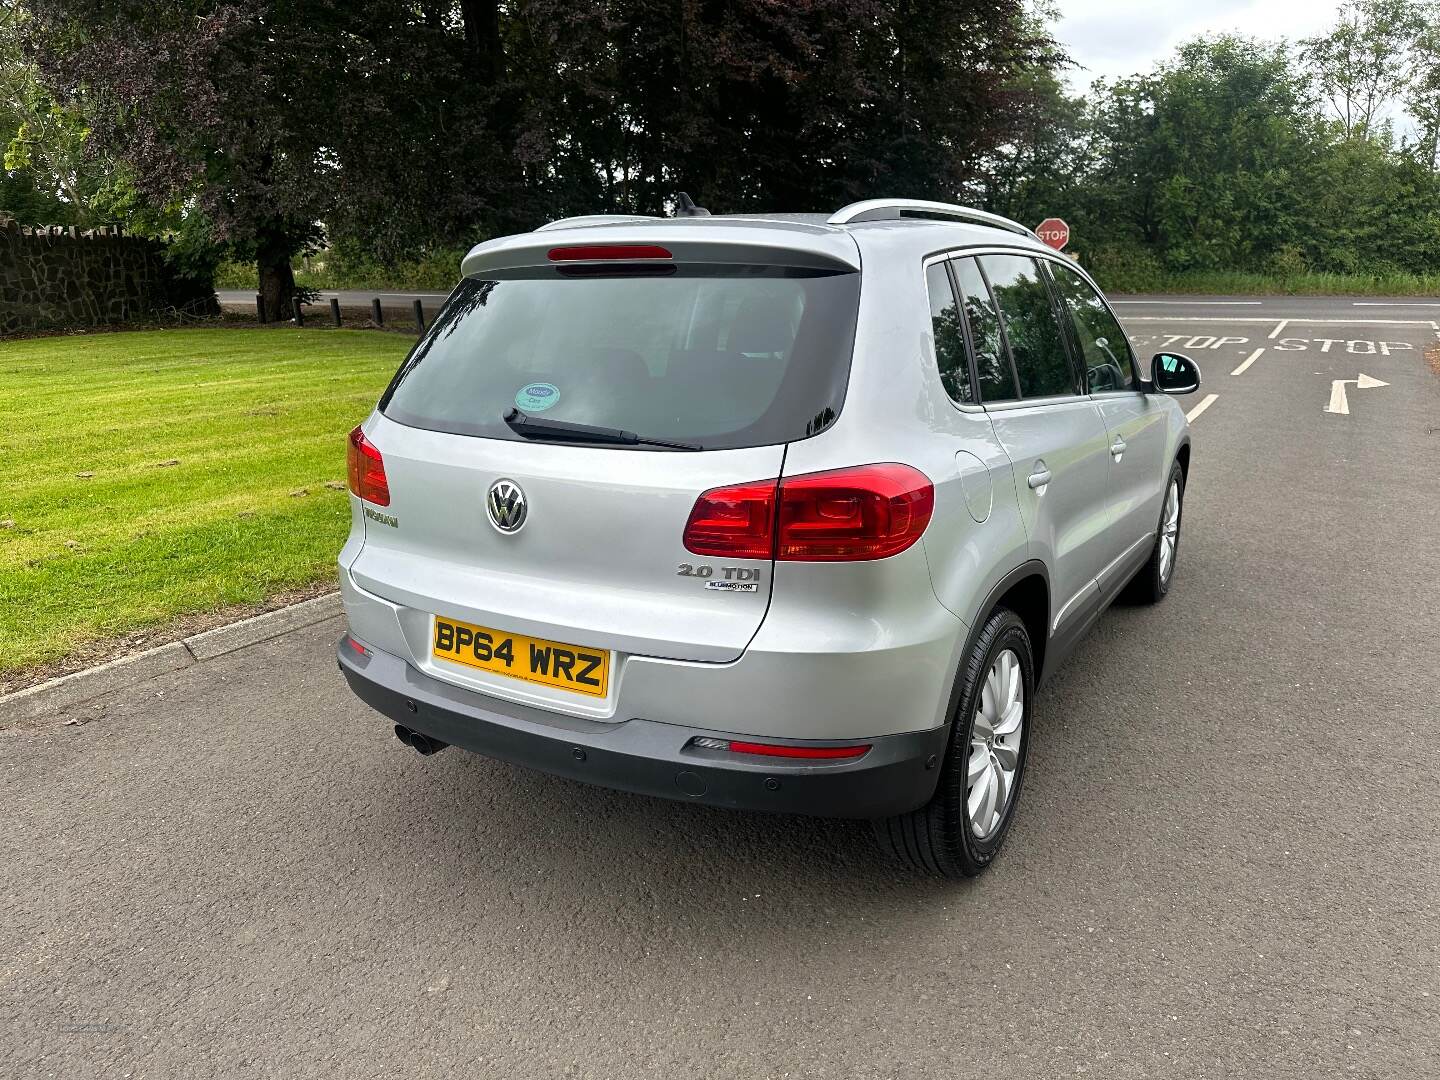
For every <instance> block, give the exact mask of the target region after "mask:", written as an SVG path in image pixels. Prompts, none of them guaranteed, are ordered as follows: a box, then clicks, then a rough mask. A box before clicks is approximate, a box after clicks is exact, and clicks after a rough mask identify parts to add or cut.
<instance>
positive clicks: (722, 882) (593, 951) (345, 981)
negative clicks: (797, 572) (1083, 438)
mask: <svg viewBox="0 0 1440 1080" xmlns="http://www.w3.org/2000/svg"><path fill="white" fill-rule="evenodd" d="M1271 303H1272V302H1271V301H1270V300H1268V299H1266V300H1265V301H1263V303H1262V307H1265V306H1266V305H1269V304H1271ZM1316 303H1318V302H1315V301H1304V302H1303V306H1299V305H1292V306H1284V305H1290V304H1291V302H1290V301H1283V302H1281V301H1276V302H1275V305H1276V306H1275V308H1274V309H1273V310H1267V311H1265V312H1264V314H1265V315H1266V317H1265V318H1263V319H1260V320H1259V321H1253V318H1254V317H1253V316H1252V315H1251V314H1250V313H1249V312H1246V311H1245V309H1239V310H1238V312H1237V310H1235V309H1231V310H1229V311H1228V312H1227V311H1226V310H1225V309H1219V310H1218V311H1217V310H1213V309H1211V308H1205V307H1202V308H1200V310H1199V311H1198V312H1197V311H1196V310H1194V309H1193V308H1192V307H1190V306H1189V305H1186V304H1179V303H1176V304H1174V305H1170V306H1166V305H1160V304H1153V305H1151V304H1145V305H1139V304H1137V305H1122V306H1121V307H1120V309H1119V310H1120V311H1121V312H1122V318H1123V320H1124V322H1125V323H1126V328H1127V330H1128V331H1129V332H1130V333H1131V334H1132V335H1133V336H1134V337H1135V339H1136V341H1137V343H1138V344H1139V345H1140V347H1141V352H1142V354H1144V355H1148V354H1149V353H1150V352H1152V351H1155V350H1156V349H1159V348H1170V349H1175V350H1178V351H1183V352H1187V353H1189V354H1190V355H1191V356H1193V357H1194V358H1195V359H1196V360H1197V361H1198V362H1199V363H1200V365H1201V367H1202V369H1203V372H1204V385H1203V386H1202V387H1201V389H1200V391H1199V393H1198V394H1196V395H1193V396H1192V397H1191V398H1189V399H1187V400H1186V401H1185V403H1184V404H1185V407H1186V408H1187V409H1188V410H1190V411H1191V412H1192V414H1194V415H1195V416H1196V419H1195V421H1194V424H1195V427H1194V463H1193V467H1192V470H1191V476H1190V485H1189V490H1188V492H1187V500H1186V504H1185V518H1184V532H1183V540H1182V543H1181V547H1180V556H1179V559H1180V561H1179V566H1178V571H1177V578H1176V581H1175V585H1174V588H1173V590H1172V592H1171V595H1170V597H1169V598H1168V599H1167V600H1166V601H1165V602H1164V603H1163V604H1161V605H1159V606H1157V607H1154V608H1147V607H1123V606H1122V607H1117V608H1115V609H1113V610H1112V611H1111V612H1110V613H1109V614H1107V615H1106V616H1105V617H1104V618H1103V619H1102V620H1101V621H1100V623H1099V624H1098V625H1097V627H1096V629H1095V630H1094V631H1093V632H1092V634H1091V636H1090V638H1089V639H1088V640H1087V641H1086V642H1085V643H1084V644H1083V645H1082V647H1081V648H1080V649H1079V651H1078V652H1077V653H1076V655H1075V656H1074V657H1073V659H1072V660H1071V661H1070V662H1069V663H1068V664H1067V665H1066V667H1065V668H1064V669H1062V670H1061V671H1060V672H1059V674H1058V675H1057V676H1056V677H1055V678H1054V679H1053V680H1052V681H1051V682H1050V683H1049V684H1048V685H1047V686H1046V688H1045V689H1044V690H1043V691H1042V693H1041V694H1040V696H1039V700H1038V704H1037V716H1036V722H1035V727H1034V732H1033V738H1032V743H1031V759H1030V768H1029V771H1028V774H1027V778H1026V782H1025V790H1024V794H1023V796H1022V799H1021V805H1020V807H1019V815H1018V817H1017V819H1016V822H1015V825H1014V828H1013V830H1012V832H1011V835H1010V838H1009V841H1008V845H1007V849H1006V851H1005V852H1004V854H1002V855H1001V857H1000V858H999V859H998V860H997V862H996V864H995V865H994V866H993V867H992V869H991V870H990V872H989V873H988V874H987V875H985V876H984V877H982V878H980V879H978V880H976V881H974V882H968V883H960V884H950V883H942V882H935V881H930V880H926V879H923V878H917V877H915V876H913V875H911V874H908V873H905V872H903V871H900V870H898V869H896V868H895V867H893V866H891V865H889V864H887V863H885V862H884V861H882V860H881V859H880V858H879V857H878V856H877V854H876V853H875V851H874V849H873V847H872V845H871V842H870V838H869V835H868V831H867V830H866V828H865V827H864V826H863V825H859V824H855V823H847V822H827V821H813V820H807V819H801V818H785V817H767V816H761V815H751V814H734V813H725V812H721V811H717V810H710V809H706V808H702V807H695V806H687V805H683V804H680V803H672V802H665V801H660V800H653V799H645V798H639V797H635V796H630V795H624V794H619V793H615V792H609V791H604V790H600V789H596V788H590V787H586V786H583V785H581V784H577V783H572V782H568V781H562V780H555V779H552V778H549V777H546V776H543V775H540V774H537V773H532V772H527V771H525V770H522V769H519V768H515V767H511V766H508V765H503V764H499V763H496V762H492V761H488V760H486V759H483V758H479V757H475V756H473V755H468V754H465V753H463V752H460V751H457V750H453V749H452V750H447V751H445V752H444V753H442V754H440V755H438V756H437V757H434V758H421V757H419V756H418V755H416V754H415V753H414V752H413V751H410V750H408V749H407V748H405V747H403V746H401V745H400V744H399V743H398V742H397V741H396V740H395V739H394V738H393V737H392V736H391V734H390V731H389V725H388V724H387V723H386V722H385V721H384V720H383V719H382V718H381V717H379V716H378V715H376V714H374V713H372V712H370V711H369V710H368V709H366V708H365V707H364V706H363V705H361V704H360V703H359V702H358V701H357V700H355V699H354V698H353V697H352V696H351V694H350V693H349V691H348V690H347V689H346V687H345V686H344V683H343V682H342V680H341V678H340V676H339V675H338V674H337V673H336V671H335V664H334V659H333V648H334V642H335V639H336V638H337V636H338V635H339V633H340V630H341V627H340V625H339V623H338V622H336V623H332V624H329V625H326V626H322V627H318V628H314V629H312V630H307V631H302V632H298V633H296V634H293V635H290V636H288V637H285V638H281V639H277V640H274V641H271V642H267V643H265V644H263V645H260V646H256V647H253V648H251V649H248V650H245V651H244V652H240V653H236V654H233V655H231V656H229V657H224V658H221V659H218V660H215V661H212V662H210V663H208V664H206V665H202V666H198V667H195V668H190V669H188V670H185V671H181V672H177V673H174V674H172V675H169V676H164V677H161V678H158V679H155V680H154V681H152V682H150V683H146V684H143V685H141V686H137V687H134V688H131V689H129V690H125V691H121V692H118V693H115V694H113V695H112V696H110V697H109V698H106V699H103V700H101V701H99V702H95V703H92V704H91V705H89V706H86V707H84V708H80V709H72V710H69V711H67V712H64V713H57V714H55V715H54V716H52V717H50V718H48V719H47V721H46V722H45V723H44V724H42V725H40V726H39V727H37V728H33V729H30V728H27V729H25V730H21V731H17V732H11V733H8V734H6V735H5V736H4V738H3V739H0V766H3V774H0V775H3V776H4V779H5V782H4V784H3V785H0V820H4V821H5V823H6V824H5V828H4V829H3V830H0V889H3V892H4V895H5V896H6V898H7V902H6V907H7V918H6V919H5V920H3V922H0V1075H4V1076H6V1077H12V1076H13V1077H29V1076H48V1075H55V1076H66V1077H86V1076H97V1075H107V1076H108V1075H116V1076H120V1075H125V1074H130V1075H135V1076H140V1075H150V1076H181V1075H194V1074H199V1073H207V1074H224V1075H233V1076H262V1075H285V1076H287V1077H309V1076H314V1077H327V1078H328V1077H334V1076H339V1075H345V1076H379V1075H401V1076H407V1077H429V1076H434V1077H453V1076H497V1077H507V1078H531V1077H533V1078H549V1077H554V1076H559V1075H573V1076H577V1077H605V1078H619V1077H656V1076H675V1075H684V1076H699V1077H710V1076H724V1077H772V1076H773V1077H779V1076H792V1077H806V1078H809V1077H835V1078H843V1080H858V1078H868V1077H897V1076H903V1077H925V1076H938V1075H946V1076H950V1075H955V1076H978V1075H987V1074H988V1075H998V1076H1025V1077H1062V1076H1063V1077H1073V1076H1077V1075H1080V1076H1094V1077H1104V1078H1107V1080H1110V1078H1127V1077H1136V1078H1138V1077H1146V1078H1149V1077H1156V1076H1177V1077H1186V1078H1187V1080H1193V1078H1197V1077H1216V1078H1220V1077H1224V1078H1230V1077H1235V1076H1244V1077H1261V1076H1264V1077H1272V1076H1282V1077H1296V1078H1305V1080H1314V1078H1316V1077H1322V1076H1324V1077H1328V1076H1338V1075H1347V1076H1348V1075H1354V1076H1358V1077H1391V1076H1414V1077H1419V1076H1434V1075H1440V921H1437V915H1436V905H1435V899H1436V896H1437V892H1440V845H1437V843H1436V839H1435V837H1436V834H1437V831H1440V750H1437V746H1440V742H1437V731H1436V725H1437V712H1436V704H1435V703H1436V700H1437V698H1440V670H1437V667H1440V665H1437V662H1436V656H1437V642H1440V544H1437V543H1436V542H1435V538H1436V536H1437V535H1440V470H1437V468H1436V465H1437V461H1440V457H1437V455H1440V312H1437V313H1436V316H1435V318H1436V320H1437V321H1432V320H1431V319H1430V318H1429V317H1422V316H1421V315H1419V314H1416V313H1413V312H1398V311H1396V312H1391V311H1388V310H1386V311H1384V312H1381V313H1367V314H1366V315H1365V316H1363V317H1360V316H1357V315H1356V314H1355V311H1356V309H1355V308H1353V307H1352V306H1351V301H1350V300H1348V299H1347V300H1334V301H1329V302H1328V305H1322V306H1321V307H1318V308H1317V307H1315V306H1313V305H1314V304H1316ZM1252 310H1253V309H1252ZM1357 318H1363V319H1364V320H1365V321H1363V322H1357V321H1356V319H1357ZM1303 319H1319V320H1321V321H1318V322H1301V321H1300V320H1303ZM1427 350H1433V353H1432V356H1433V368H1432V366H1431V365H1430V364H1428V363H1427V360H1426V354H1427ZM1362 374H1363V375H1365V376H1367V377H1368V379H1369V380H1370V381H1369V382H1367V383H1365V384H1364V385H1363V387H1362V384H1361V380H1360V378H1359V377H1360V376H1361V375H1362ZM1337 382H1338V383H1340V384H1341V385H1342V386H1344V387H1345V388H1346V393H1347V401H1348V408H1349V411H1348V412H1345V413H1339V412H1333V411H1328V412H1327V411H1326V410H1327V407H1328V406H1329V405H1330V404H1331V402H1332V399H1333V395H1334V386H1335V384H1336V383H1337ZM1373 383H1383V384H1384V385H1378V386H1377V385H1373ZM1207 403H1208V404H1207ZM1202 404H1204V411H1203V413H1202V412H1200V411H1199V410H1200V408H1201V406H1202ZM75 719H80V720H85V721H87V722H85V723H83V724H75V725H71V726H66V721H67V720H75ZM0 720H3V718H0Z"/></svg>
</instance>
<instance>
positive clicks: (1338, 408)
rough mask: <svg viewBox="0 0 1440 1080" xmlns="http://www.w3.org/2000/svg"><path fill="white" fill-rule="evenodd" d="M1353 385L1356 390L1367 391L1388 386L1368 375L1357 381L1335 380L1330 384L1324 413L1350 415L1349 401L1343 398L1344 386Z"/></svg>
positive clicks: (1363, 375)
mask: <svg viewBox="0 0 1440 1080" xmlns="http://www.w3.org/2000/svg"><path fill="white" fill-rule="evenodd" d="M1347 383H1354V385H1355V389H1356V390H1369V389H1371V388H1373V387H1376V386H1389V385H1390V384H1389V383H1387V382H1381V381H1380V380H1379V379H1372V378H1371V377H1370V376H1369V375H1365V374H1362V375H1361V376H1360V377H1359V378H1358V379H1336V380H1335V381H1334V382H1332V383H1331V384H1330V404H1329V405H1326V406H1325V411H1326V412H1330V413H1340V414H1341V415H1343V416H1349V415H1350V399H1349V398H1348V397H1346V396H1345V385H1346V384H1347Z"/></svg>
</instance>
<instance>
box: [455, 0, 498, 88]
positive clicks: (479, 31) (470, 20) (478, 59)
mask: <svg viewBox="0 0 1440 1080" xmlns="http://www.w3.org/2000/svg"><path fill="white" fill-rule="evenodd" d="M460 21H461V22H462V23H464V26H465V51H466V53H468V54H469V56H470V62H471V63H472V64H473V65H474V69H475V72H476V74H478V75H479V76H480V79H481V81H482V82H484V83H485V85H487V86H493V85H494V84H495V82H496V81H497V80H498V79H499V78H500V74H501V72H502V71H503V69H504V66H505V48H504V43H503V41H502V40H501V37H500V0H460Z"/></svg>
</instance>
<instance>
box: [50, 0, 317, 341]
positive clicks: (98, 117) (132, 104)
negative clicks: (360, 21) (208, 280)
mask: <svg viewBox="0 0 1440 1080" xmlns="http://www.w3.org/2000/svg"><path fill="white" fill-rule="evenodd" d="M27 6H28V9H29V12H30V15H31V18H30V20H29V22H28V23H27V25H26V26H25V27H24V28H23V33H24V36H25V40H26V45H27V51H28V52H29V55H30V57H31V58H32V60H34V62H35V63H36V64H37V66H38V67H39V69H40V71H41V73H42V76H43V78H44V79H45V81H46V83H47V85H48V87H49V88H50V90H51V91H52V92H53V93H54V94H55V96H56V97H57V99H58V100H59V102H60V104H61V105H62V106H65V107H71V108H75V109H77V110H80V111H82V112H83V114H84V115H85V116H86V118H87V120H88V121H89V123H90V125H91V128H90V134H89V137H88V139H87V142H86V146H87V150H88V151H89V152H91V153H94V154H96V155H99V156H101V157H104V158H108V159H111V160H114V161H117V162H120V163H122V164H123V165H124V166H125V167H126V168H127V170H128V174H129V179H130V182H131V183H132V184H133V186H134V190H135V192H136V193H138V195H139V197H140V198H141V199H142V200H143V201H144V202H145V203H147V204H148V205H149V206H150V207H151V208H153V209H156V210H159V211H164V210H167V209H173V208H178V207H186V208H188V209H191V210H193V211H194V212H196V213H197V214H198V217H197V219H196V220H198V221H203V222H205V223H206V224H207V226H208V228H209V229H210V230H211V232H212V237H213V239H214V240H215V241H217V242H220V243H223V244H226V245H228V246H229V247H230V249H231V250H233V251H235V252H236V253H238V254H241V255H244V256H247V257H251V258H253V259H254V260H255V261H256V263H257V267H258V272H259V273H258V276H259V284H260V291H261V292H262V294H264V296H265V299H266V302H267V304H268V305H269V306H270V310H271V311H273V312H275V313H277V315H279V316H280V317H282V318H283V317H287V316H288V315H289V314H290V313H291V310H292V298H293V294H294V290H295V282H294V276H293V274H292V272H291V268H290V260H291V257H292V256H294V255H295V254H296V253H297V252H299V251H302V250H304V249H305V248H306V247H307V246H308V245H310V244H312V243H313V242H314V241H315V240H316V239H317V238H318V236H319V234H320V226H319V222H320V221H321V220H322V219H323V217H324V215H325V214H326V213H327V212H328V211H329V210H330V208H331V207H332V206H333V196H334V179H335V161H334V157H333V155H332V154H331V153H330V152H329V150H328V148H327V145H326V134H327V131H326V117H327V115H328V111H327V105H328V104H329V99H330V96H331V91H332V90H333V87H334V85H335V81H336V79H337V78H338V76H339V74H340V72H341V71H342V70H343V58H337V57H336V55H335V51H334V46H335V41H334V39H333V37H327V35H326V33H325V29H326V28H329V27H331V26H333V23H334V20H333V19H331V20H326V19H325V18H324V16H326V15H328V14H332V12H333V9H331V5H330V4H329V3H326V2H324V0H317V2H316V3H308V2H306V0H298V2H294V3H291V2H288V0H278V2H274V3H271V2H268V0H237V2H235V3H231V4H227V5H224V6H220V7H215V6H213V5H211V4H208V3H202V2H196V0H163V2H152V0H117V2H108V0H27ZM314 27H319V28H320V29H318V30H317V29H314Z"/></svg>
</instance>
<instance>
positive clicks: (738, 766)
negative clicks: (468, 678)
mask: <svg viewBox="0 0 1440 1080" xmlns="http://www.w3.org/2000/svg"><path fill="white" fill-rule="evenodd" d="M367 648H368V646H367ZM338 656H339V659H340V670H341V671H342V672H343V673H344V675H345V678H346V680H347V681H348V682H349V683H350V688H351V689H352V690H354V691H355V693H356V694H357V695H358V696H359V697H360V699H361V700H362V701H364V702H365V703H366V704H367V705H369V706H371V707H372V708H374V709H376V710H377V711H379V712H380V713H383V714H384V715H385V716H387V717H389V718H390V719H391V720H392V721H394V722H395V723H396V724H400V725H403V726H404V727H407V728H410V729H411V730H413V731H419V732H422V733H424V734H425V735H428V736H430V737H431V738H433V739H439V740H441V741H442V742H447V743H450V744H452V745H454V746H459V747H463V748H464V749H466V750H472V751H474V752H475V753H477V754H484V755H486V756H487V757H493V758H499V759H500V760H502V761H512V762H515V763H516V764H519V765H528V766H529V767H531V768H533V769H540V770H542V771H544V772H548V773H554V774H555V775H557V776H568V777H570V778H571V779H574V780H584V781H587V782H589V783H592V784H600V785H602V786H604V787H610V788H618V789H619V790H621V791H633V792H637V793H639V794H643V795H657V796H660V797H662V798H666V799H680V800H682V801H685V802H699V803H707V804H709V805H712V806H726V807H733V808H737V809H748V810H774V811H780V812H782V813H792V814H813V815H816V816H819V817H846V818H875V817H885V816H888V815H890V814H899V813H903V812H904V811H906V810H913V809H915V808H916V807H918V806H921V805H922V804H924V803H925V802H927V801H928V800H929V798H930V796H931V795H932V794H933V793H934V791H935V783H936V780H937V778H938V777H939V774H940V769H939V759H940V756H941V755H942V754H943V753H944V751H945V740H946V738H947V736H948V729H946V728H937V729H935V730H934V731H917V732H910V733H907V734H904V735H887V736H883V737H878V738H876V739H874V740H872V745H871V748H870V750H869V752H868V753H866V754H865V755H864V757H861V758H857V759H855V760H853V761H843V762H833V763H831V762H826V763H824V764H795V763H793V762H792V761H790V760H788V759H775V760H767V759H764V758H759V757H753V756H742V755H735V754H730V753H728V752H725V751H715V750H702V749H700V748H698V747H695V746H692V745H690V743H691V740H692V739H694V738H696V737H699V736H711V737H715V738H722V739H723V738H727V737H728V733H726V732H719V731H707V730H703V729H700V728H688V727H681V726H679V725H677V724H662V723H658V722H656V721H653V720H643V719H632V720H625V721H621V722H618V723H611V722H606V723H601V722H598V721H593V720H582V719H579V718H577V717H567V716H561V715H559V714H556V713H551V712H546V711H543V710H540V709H533V708H529V707H527V706H524V705H517V704H515V703H513V702H508V701H501V700H499V699H497V698H489V697H482V696H481V695H479V694H475V693H472V692H470V691H468V690H464V689H462V688H460V687H457V686H451V685H450V684H449V683H445V682H441V681H440V680H438V679H434V678H431V677H430V676H429V675H426V674H424V673H423V672H420V671H417V670H416V669H415V668H413V667H411V666H410V665H409V664H407V663H406V662H405V661H404V660H402V659H400V658H399V657H397V656H392V655H390V654H389V653H384V652H379V651H375V650H373V649H372V650H370V652H369V655H362V654H360V653H359V652H357V651H356V650H355V649H353V648H352V647H351V646H350V645H349V643H348V635H347V637H345V638H341V639H340V644H339V646H338ZM767 741H773V742H789V743H795V744H796V745H806V744H804V743H801V742H799V741H798V740H793V739H774V740H767ZM810 745H818V744H814V743H812V744H810Z"/></svg>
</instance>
